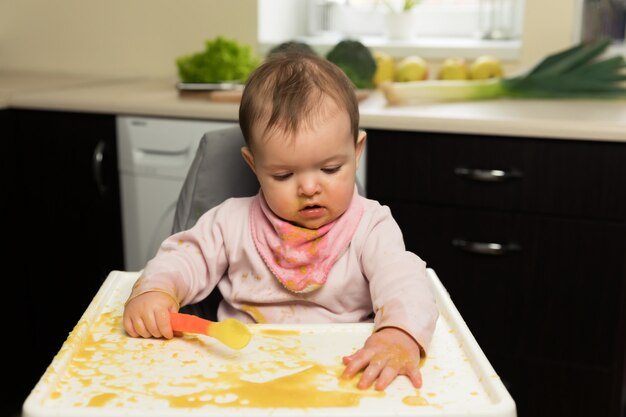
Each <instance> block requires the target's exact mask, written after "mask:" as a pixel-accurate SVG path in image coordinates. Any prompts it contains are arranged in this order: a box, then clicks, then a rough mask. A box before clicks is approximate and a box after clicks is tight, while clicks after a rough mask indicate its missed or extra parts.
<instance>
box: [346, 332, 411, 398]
mask: <svg viewBox="0 0 626 417" xmlns="http://www.w3.org/2000/svg"><path fill="white" fill-rule="evenodd" d="M420 356H421V351H420V346H419V344H418V343H417V342H416V341H415V339H413V338H412V337H411V336H409V335H408V334H407V333H405V332H404V331H402V330H400V329H397V328H394V327H386V328H383V329H380V330H379V331H377V332H376V333H374V334H372V335H371V336H370V337H369V338H368V339H367V340H366V341H365V345H364V346H363V347H362V348H361V349H359V350H358V351H356V352H355V353H353V354H352V355H350V356H345V357H344V358H343V363H344V364H345V365H346V368H345V370H344V372H343V375H342V377H344V378H346V379H350V378H352V377H354V375H356V374H357V372H359V371H361V370H364V371H363V375H362V376H361V379H360V380H359V382H358V383H357V387H358V388H361V389H366V388H369V387H370V386H371V385H372V384H373V383H374V382H376V383H375V385H374V388H375V389H377V390H379V391H382V390H384V389H385V388H387V386H388V385H389V384H390V383H391V382H392V381H393V380H394V379H395V378H396V377H397V376H398V375H406V376H407V377H408V378H409V380H410V381H411V383H412V384H413V386H414V387H415V388H420V387H421V386H422V375H421V373H420V368H419V364H420Z"/></svg>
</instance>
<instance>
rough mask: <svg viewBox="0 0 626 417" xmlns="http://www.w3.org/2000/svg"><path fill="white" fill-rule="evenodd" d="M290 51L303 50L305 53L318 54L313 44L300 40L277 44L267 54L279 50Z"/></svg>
mask: <svg viewBox="0 0 626 417" xmlns="http://www.w3.org/2000/svg"><path fill="white" fill-rule="evenodd" d="M290 51H297V52H301V53H304V54H311V55H317V53H316V52H315V51H314V50H313V48H311V46H310V45H309V44H307V43H304V42H299V41H287V42H283V43H281V44H280V45H276V46H275V47H273V48H272V49H271V50H270V51H269V52H268V54H267V56H270V55H271V54H274V53H277V52H290Z"/></svg>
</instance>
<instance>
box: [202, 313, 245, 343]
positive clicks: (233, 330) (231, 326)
mask: <svg viewBox="0 0 626 417" xmlns="http://www.w3.org/2000/svg"><path fill="white" fill-rule="evenodd" d="M209 335H210V336H212V337H214V338H216V339H218V340H220V341H221V342H222V343H224V344H225V345H226V346H229V347H231V348H233V349H243V348H244V347H246V345H247V344H248V343H249V342H250V339H251V338H252V333H250V330H249V329H248V326H246V325H245V324H243V323H242V322H240V321H239V320H235V319H226V320H223V321H219V322H215V323H213V324H211V327H210V328H209Z"/></svg>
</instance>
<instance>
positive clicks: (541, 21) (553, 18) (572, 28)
mask: <svg viewBox="0 0 626 417" xmlns="http://www.w3.org/2000/svg"><path fill="white" fill-rule="evenodd" d="M524 1H525V13H524V30H523V35H522V54H521V57H520V62H519V65H520V67H522V68H524V67H527V66H530V65H533V64H534V63H536V62H537V61H539V60H540V59H541V58H543V57H544V56H546V55H547V54H550V53H552V52H555V51H558V50H561V49H564V48H567V47H569V46H571V45H573V44H574V43H575V42H577V39H578V38H577V37H578V36H579V35H578V33H579V25H578V23H577V21H578V19H580V14H579V8H580V4H579V0H524Z"/></svg>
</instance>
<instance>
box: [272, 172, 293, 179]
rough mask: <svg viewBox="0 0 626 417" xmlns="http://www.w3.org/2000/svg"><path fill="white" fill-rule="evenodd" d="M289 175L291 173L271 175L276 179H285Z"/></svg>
mask: <svg viewBox="0 0 626 417" xmlns="http://www.w3.org/2000/svg"><path fill="white" fill-rule="evenodd" d="M289 177H291V173H287V174H277V175H272V178H274V179H275V180H276V181H285V180H286V179H287V178H289Z"/></svg>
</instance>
